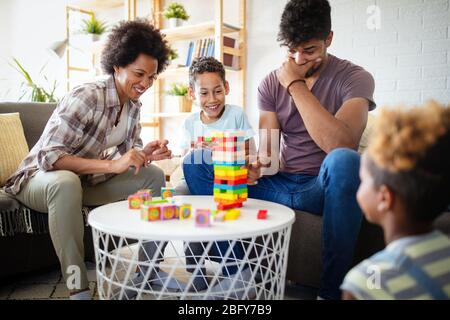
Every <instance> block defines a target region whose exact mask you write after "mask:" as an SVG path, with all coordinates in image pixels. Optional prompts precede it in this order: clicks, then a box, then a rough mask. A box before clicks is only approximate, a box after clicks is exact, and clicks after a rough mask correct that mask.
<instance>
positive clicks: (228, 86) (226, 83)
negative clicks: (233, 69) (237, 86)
mask: <svg viewBox="0 0 450 320" xmlns="http://www.w3.org/2000/svg"><path fill="white" fill-rule="evenodd" d="M229 93H230V84H229V83H228V81H225V95H228V94H229Z"/></svg>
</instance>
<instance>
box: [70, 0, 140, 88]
mask: <svg viewBox="0 0 450 320" xmlns="http://www.w3.org/2000/svg"><path fill="white" fill-rule="evenodd" d="M136 1H137V0H68V1H67V5H66V40H65V41H66V43H67V44H68V45H67V47H66V81H67V88H66V89H67V91H70V90H71V89H72V88H73V87H74V86H76V85H78V84H81V83H82V82H85V80H84V77H91V76H92V74H94V75H95V67H96V65H97V64H98V62H99V61H98V60H99V59H98V56H99V53H100V52H101V49H102V48H103V45H104V43H103V42H102V41H95V42H88V43H86V41H83V40H82V38H81V37H80V34H79V33H80V31H79V29H80V26H81V20H82V19H87V18H91V17H96V15H97V14H98V13H99V12H102V11H105V10H109V9H116V8H123V9H124V18H125V19H127V20H133V19H135V18H136ZM147 1H148V0H147ZM80 40H81V41H82V42H79V41H80ZM80 55H81V56H83V55H84V56H85V57H86V56H89V63H86V59H85V58H84V59H81V60H85V61H84V63H83V64H81V65H80V63H79V62H78V61H77V60H80V59H77V58H79V57H80ZM76 75H78V77H80V76H81V77H82V78H81V79H76V78H77V77H76Z"/></svg>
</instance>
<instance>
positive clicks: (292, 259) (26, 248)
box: [0, 103, 450, 288]
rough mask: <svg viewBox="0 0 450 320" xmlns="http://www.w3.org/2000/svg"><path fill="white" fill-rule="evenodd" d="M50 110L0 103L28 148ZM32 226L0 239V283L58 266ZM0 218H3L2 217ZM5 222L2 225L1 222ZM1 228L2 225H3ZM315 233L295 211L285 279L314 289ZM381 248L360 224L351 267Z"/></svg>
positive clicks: (318, 227)
mask: <svg viewBox="0 0 450 320" xmlns="http://www.w3.org/2000/svg"><path fill="white" fill-rule="evenodd" d="M54 108H55V105H52V104H36V103H0V113H11V112H19V113H20V117H21V120H22V123H23V127H24V131H25V137H26V139H27V142H28V145H29V147H30V149H31V147H32V146H33V145H34V144H35V143H36V142H37V140H38V139H39V137H40V135H41V133H42V131H43V129H44V127H45V124H46V123H47V120H48V118H49V117H50V115H51V113H52V112H53V110H54ZM17 205H18V203H17V202H16V201H15V200H14V199H11V198H9V197H7V196H5V195H4V194H0V212H2V211H3V212H4V211H7V210H8V209H11V208H14V207H17ZM30 217H31V219H32V221H28V222H27V225H28V226H31V227H32V233H26V231H28V232H31V230H27V228H25V230H23V228H22V230H19V229H21V226H14V227H13V228H12V229H15V230H16V232H13V234H12V235H9V236H0V259H1V261H7V262H6V263H2V264H0V282H2V281H5V280H8V279H11V277H12V276H14V275H18V274H20V273H25V272H30V271H36V270H40V269H43V268H47V267H53V266H56V265H58V260H57V257H56V254H55V250H54V248H53V245H52V243H51V239H50V236H49V234H48V232H46V230H47V225H48V223H47V215H46V214H42V213H32V214H30ZM3 218H5V217H3ZM4 222H5V221H4ZM5 223H8V222H7V221H6V222H5ZM436 227H437V228H438V229H440V230H442V231H444V232H445V233H447V234H449V236H450V213H446V214H444V215H443V216H442V217H441V218H440V219H438V220H437V221H436ZM321 233H322V219H321V218H320V217H318V216H315V215H311V214H309V213H305V212H297V216H296V222H295V224H294V226H293V229H292V234H291V241H290V249H289V263H288V270H287V279H288V280H290V281H293V282H295V283H298V284H301V285H304V286H310V287H315V288H317V287H318V284H319V279H320V273H321ZM383 247H384V241H383V235H382V232H381V229H380V228H379V227H377V226H374V225H371V224H369V223H367V222H365V221H364V222H363V225H362V229H361V232H360V237H359V240H358V243H357V246H356V251H355V261H354V262H355V263H357V262H359V261H361V260H362V259H364V258H366V257H368V256H370V255H372V254H373V253H374V252H376V251H379V250H381V249H382V248H383ZM85 248H86V250H85V252H86V260H88V261H94V256H93V246H92V236H91V231H90V228H89V227H86V229H85Z"/></svg>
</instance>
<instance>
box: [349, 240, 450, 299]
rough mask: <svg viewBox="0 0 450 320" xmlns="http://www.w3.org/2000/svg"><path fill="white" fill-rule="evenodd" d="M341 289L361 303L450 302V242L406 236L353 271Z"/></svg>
mask: <svg viewBox="0 0 450 320" xmlns="http://www.w3.org/2000/svg"><path fill="white" fill-rule="evenodd" d="M341 290H345V291H348V292H350V293H351V294H352V295H353V296H354V297H355V298H357V299H359V300H392V299H394V300H413V299H416V300H427V299H450V239H449V238H448V237H447V236H446V235H444V234H443V233H441V232H439V231H434V232H431V233H428V234H425V235H421V236H412V237H404V238H401V239H399V240H396V241H393V242H392V243H390V244H389V245H388V246H387V247H386V248H385V249H384V250H383V251H381V252H379V253H377V254H375V255H373V256H372V257H370V258H369V259H367V260H364V261H363V262H361V263H360V264H359V265H357V266H356V267H355V268H353V269H352V270H350V272H349V273H348V274H347V276H346V277H345V279H344V282H343V284H342V286H341Z"/></svg>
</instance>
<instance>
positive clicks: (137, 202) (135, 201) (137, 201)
mask: <svg viewBox="0 0 450 320" xmlns="http://www.w3.org/2000/svg"><path fill="white" fill-rule="evenodd" d="M143 203H144V201H143V200H142V198H141V197H140V196H138V195H136V194H133V195H131V196H129V197H128V208H129V209H132V210H139V209H140V208H141V205H142V204H143Z"/></svg>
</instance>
